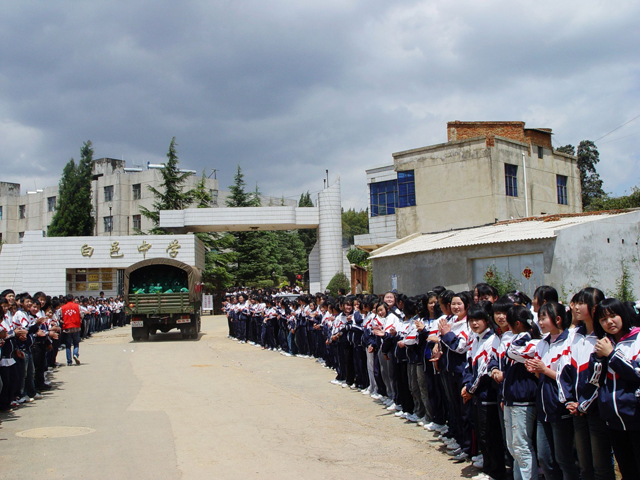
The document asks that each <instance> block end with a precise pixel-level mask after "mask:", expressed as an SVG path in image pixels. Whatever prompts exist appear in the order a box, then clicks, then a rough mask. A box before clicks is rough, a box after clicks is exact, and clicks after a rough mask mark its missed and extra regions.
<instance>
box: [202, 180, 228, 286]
mask: <svg viewBox="0 0 640 480" xmlns="http://www.w3.org/2000/svg"><path fill="white" fill-rule="evenodd" d="M193 199H194V203H195V204H196V207H197V208H211V202H212V201H213V196H212V195H211V192H210V191H209V189H208V188H207V184H206V177H205V174H204V172H202V177H201V178H200V180H199V181H198V183H197V184H196V186H195V187H194V189H193ZM196 236H197V237H198V238H199V239H200V240H201V241H202V243H203V244H204V247H205V257H204V260H205V261H204V272H202V281H203V282H204V284H205V287H206V289H207V290H209V291H211V290H216V291H220V290H223V289H226V288H229V287H231V286H233V283H234V282H233V280H234V277H233V275H232V274H231V271H230V269H231V266H232V265H233V264H235V261H236V253H235V251H234V246H235V238H234V236H233V235H231V234H229V233H217V232H202V233H196Z"/></svg>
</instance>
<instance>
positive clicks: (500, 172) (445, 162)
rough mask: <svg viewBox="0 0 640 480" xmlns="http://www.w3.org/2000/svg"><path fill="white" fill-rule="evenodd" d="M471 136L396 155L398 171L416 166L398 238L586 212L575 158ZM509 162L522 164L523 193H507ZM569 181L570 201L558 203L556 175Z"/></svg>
mask: <svg viewBox="0 0 640 480" xmlns="http://www.w3.org/2000/svg"><path fill="white" fill-rule="evenodd" d="M487 143H488V141H487V138H486V137H475V138H467V139H464V140H457V141H450V142H448V143H443V144H439V145H433V146H430V147H425V148H420V149H416V150H409V151H406V152H399V153H395V154H394V155H393V157H394V163H395V169H396V171H406V170H414V173H415V182H416V206H415V207H406V208H399V209H397V210H396V224H397V237H398V238H403V237H406V236H408V235H411V234H413V233H416V232H422V233H428V232H436V231H444V230H449V229H457V228H468V227H473V226H479V225H486V224H490V223H494V222H495V221H501V220H509V219H511V218H523V217H525V216H527V212H526V208H525V207H526V205H525V184H524V166H523V158H522V154H523V153H524V154H525V161H526V172H527V187H528V188H527V194H528V199H529V216H534V215H540V214H543V213H544V214H552V213H575V212H580V211H581V208H582V207H581V201H580V195H581V194H580V176H579V172H578V168H577V163H576V160H575V157H572V156H570V155H562V154H557V153H554V152H552V151H551V150H549V149H546V148H543V158H542V159H540V158H538V150H537V148H535V151H533V152H530V145H529V144H527V143H523V142H519V141H516V140H512V139H508V138H503V137H499V136H496V137H493V138H492V140H491V142H490V143H491V145H489V146H488V145H487ZM505 163H508V164H512V165H517V167H518V172H517V182H518V196H517V197H511V196H507V195H506V190H505V166H504V165H505ZM558 174H559V175H564V176H566V177H568V180H567V194H568V203H569V204H568V205H560V204H558V197H557V189H556V175H558Z"/></svg>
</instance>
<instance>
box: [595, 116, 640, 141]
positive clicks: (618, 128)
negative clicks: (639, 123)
mask: <svg viewBox="0 0 640 480" xmlns="http://www.w3.org/2000/svg"><path fill="white" fill-rule="evenodd" d="M636 118H640V115H637V116H635V117H633V118H632V119H631V120H629V121H628V122H625V123H623V124H622V125H620V126H619V127H617V128H614V129H613V130H611V131H610V132H609V133H607V134H605V135H603V136H601V137H600V138H598V139H596V140H594V141H593V143H595V142H597V141H598V140H601V139H603V138H604V137H606V136H609V135H611V134H612V133H613V132H615V131H616V130H620V129H621V128H622V127H624V126H625V125H627V124H628V123H631V122H633V121H634V120H635V119H636Z"/></svg>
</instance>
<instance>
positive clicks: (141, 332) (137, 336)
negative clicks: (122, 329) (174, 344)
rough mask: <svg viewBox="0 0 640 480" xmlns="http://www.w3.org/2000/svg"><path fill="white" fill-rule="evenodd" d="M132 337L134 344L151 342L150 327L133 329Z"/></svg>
mask: <svg viewBox="0 0 640 480" xmlns="http://www.w3.org/2000/svg"><path fill="white" fill-rule="evenodd" d="M131 336H132V337H133V341H134V342H143V341H146V340H149V327H142V328H132V329H131Z"/></svg>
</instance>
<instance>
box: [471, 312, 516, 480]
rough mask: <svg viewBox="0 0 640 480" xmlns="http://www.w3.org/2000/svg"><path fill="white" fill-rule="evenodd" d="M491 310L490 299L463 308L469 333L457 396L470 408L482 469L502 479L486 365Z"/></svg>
mask: <svg viewBox="0 0 640 480" xmlns="http://www.w3.org/2000/svg"><path fill="white" fill-rule="evenodd" d="M492 313H493V312H492V311H491V302H486V301H480V302H478V303H477V304H473V305H471V306H470V307H469V309H468V311H467V324H468V326H469V329H470V330H471V332H473V335H472V339H471V341H470V343H471V349H470V350H469V359H468V363H467V365H466V366H465V370H464V377H463V381H462V383H463V387H462V390H461V397H462V401H463V402H464V403H469V404H471V407H472V410H473V419H474V421H473V426H474V430H475V433H476V439H477V442H478V447H479V449H480V452H481V454H482V459H483V466H482V471H483V472H484V473H485V474H486V475H488V476H489V477H490V478H492V479H495V480H504V479H505V478H506V471H505V463H504V444H503V438H502V428H501V426H500V417H499V416H498V410H499V406H498V395H497V390H496V388H495V382H494V381H493V379H492V378H491V369H490V364H491V357H492V355H493V350H494V340H495V339H496V335H495V332H494V328H493V322H492V321H491V314H492ZM485 478H486V477H485Z"/></svg>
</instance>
